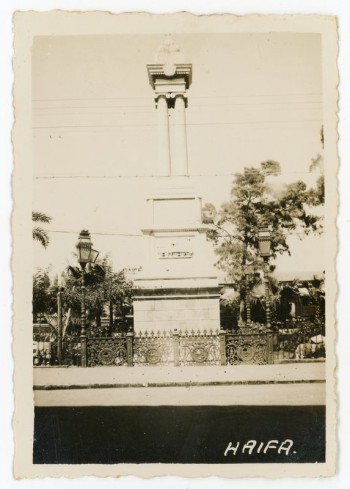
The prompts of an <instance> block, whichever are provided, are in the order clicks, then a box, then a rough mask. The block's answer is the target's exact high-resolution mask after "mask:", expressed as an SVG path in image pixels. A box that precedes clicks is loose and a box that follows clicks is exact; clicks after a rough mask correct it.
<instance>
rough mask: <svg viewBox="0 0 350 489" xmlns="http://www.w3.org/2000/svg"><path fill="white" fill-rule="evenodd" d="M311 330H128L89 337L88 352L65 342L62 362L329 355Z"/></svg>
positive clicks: (210, 361)
mask: <svg viewBox="0 0 350 489" xmlns="http://www.w3.org/2000/svg"><path fill="white" fill-rule="evenodd" d="M310 331H311V330H310ZM310 331H309V330H307V332H306V331H301V330H288V332H286V331H284V330H280V331H279V332H278V333H276V332H272V331H270V330H266V329H265V328H264V327H260V326H259V327H250V328H247V327H245V328H241V329H239V330H238V331H236V332H228V331H225V330H220V331H218V330H217V331H213V330H209V331H200V330H199V331H194V330H192V331H177V330H174V331H156V332H154V331H150V332H149V331H143V332H135V333H134V332H133V331H129V332H128V333H121V334H119V335H118V336H115V337H93V338H87V340H86V351H82V350H83V349H84V342H80V341H79V338H70V339H68V338H67V339H64V341H63V345H62V363H63V364H65V365H81V357H82V354H85V356H86V359H87V366H88V367H96V366H130V367H131V366H152V365H155V366H157V365H158V366H161V365H174V366H187V365H198V366H199V365H241V364H243V365H244V364H245V365H248V364H250V365H264V364H270V363H274V362H276V361H280V360H283V359H288V360H289V359H295V360H298V359H301V358H319V357H322V356H325V351H324V342H323V338H324V337H323V336H322V335H319V336H318V335H317V330H315V329H313V330H312V333H316V334H315V335H314V336H315V338H313V339H314V340H315V341H316V343H310ZM318 339H319V340H320V341H319V342H317V340H318ZM310 345H311V346H310Z"/></svg>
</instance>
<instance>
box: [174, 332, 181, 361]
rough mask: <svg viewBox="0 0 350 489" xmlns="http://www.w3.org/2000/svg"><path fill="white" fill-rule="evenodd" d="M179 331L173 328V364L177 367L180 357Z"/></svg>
mask: <svg viewBox="0 0 350 489" xmlns="http://www.w3.org/2000/svg"><path fill="white" fill-rule="evenodd" d="M179 340H180V338H179V332H178V330H177V329H174V332H173V348H174V365H175V367H178V366H179V365H180V358H179Z"/></svg>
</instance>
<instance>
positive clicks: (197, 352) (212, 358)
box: [176, 330, 221, 365]
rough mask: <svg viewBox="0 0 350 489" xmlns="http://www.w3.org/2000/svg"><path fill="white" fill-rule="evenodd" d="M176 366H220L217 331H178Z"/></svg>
mask: <svg viewBox="0 0 350 489" xmlns="http://www.w3.org/2000/svg"><path fill="white" fill-rule="evenodd" d="M177 336H178V362H176V363H177V364H178V365H220V364H221V357H220V339H219V331H212V330H210V331H205V330H204V331H200V330H198V331H197V332H196V331H194V330H192V331H187V330H186V331H184V332H182V331H179V333H178V335H177Z"/></svg>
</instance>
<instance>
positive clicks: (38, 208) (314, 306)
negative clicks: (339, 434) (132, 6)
mask: <svg viewBox="0 0 350 489" xmlns="http://www.w3.org/2000/svg"><path fill="white" fill-rule="evenodd" d="M46 18H47V23H46V21H45V19H46ZM39 21H40V22H39ZM63 21H66V22H63ZM27 22H29V24H28V23H27ZM63 24H64V25H65V27H64V28H63V27H62V25H63ZM24 25H26V26H28V25H29V26H30V28H29V32H30V33H29V34H28V32H27V31H26V32H24ZM38 25H40V28H38V27H37V26H38ZM92 26H93V28H92ZM21 36H23V38H21ZM26 36H27V37H26ZM28 36H30V38H29V37H28ZM15 38H16V39H17V44H16V43H15V56H16V55H17V56H18V58H17V60H18V61H17V68H18V70H17V72H16V63H15V113H16V114H17V117H16V124H17V126H16V127H15V131H14V137H15V145H17V146H15V147H17V150H16V151H17V158H16V151H15V166H16V169H15V176H14V186H15V187H14V190H15V192H16V194H15V195H16V203H18V209H17V210H16V209H15V215H14V227H15V231H14V232H15V248H16V249H17V252H15V255H14V265H15V272H14V274H15V275H14V282H15V320H14V321H15V325H14V334H15V340H16V343H17V346H15V349H16V348H17V353H18V352H19V351H20V349H21V351H25V355H23V357H21V359H19V356H15V362H16V364H17V367H16V377H17V380H18V385H20V384H21V383H24V382H26V388H25V392H27V393H28V400H27V404H26V409H27V413H26V416H28V419H29V420H30V422H29V425H27V431H26V435H25V436H24V435H23V433H22V432H21V428H20V427H19V428H18V431H17V448H16V450H17V468H18V472H19V473H25V474H26V475H28V476H30V474H32V475H33V474H34V475H39V476H40V475H55V476H60V475H66V474H68V473H72V474H74V470H75V469H77V470H78V472H77V473H78V474H79V475H84V474H93V475H103V474H107V475H109V474H112V473H113V474H123V473H124V474H138V473H140V474H143V473H146V472H147V470H150V471H151V472H150V474H151V475H160V474H164V475H166V474H172V473H180V474H187V475H188V474H190V471H191V470H193V468H194V467H196V470H198V474H199V475H225V476H226V477H235V476H236V475H237V474H239V475H246V476H249V475H251V474H252V473H253V475H254V474H255V475H265V474H267V473H268V472H267V471H268V470H270V471H271V470H272V467H273V470H274V471H273V472H272V475H274V476H278V475H281V474H287V475H304V476H305V475H314V476H320V475H330V474H332V473H333V471H334V464H335V462H334V460H335V454H336V447H335V443H334V439H335V414H334V408H335V407H334V379H333V369H334V362H335V359H334V337H335V320H334V301H335V297H336V282H335V254H336V229H335V224H334V223H335V218H336V209H337V189H336V170H337V164H338V163H337V152H336V144H335V143H336V121H337V119H336V110H337V105H336V102H337V93H336V86H337V70H336V48H335V46H336V27H335V22H334V19H333V18H331V17H323V18H322V17H318V16H315V17H309V18H305V17H303V16H300V17H298V16H294V17H293V18H288V17H269V16H265V17H264V16H260V17H256V16H253V17H246V18H243V17H242V18H240V19H239V20H237V18H235V17H233V16H217V17H215V16H214V17H212V18H211V19H209V18H208V17H207V18H205V17H197V18H196V17H195V16H191V15H189V14H178V15H170V16H162V15H153V16H152V15H147V14H142V15H141V14H129V15H127V14H125V15H124V14H123V15H119V16H106V17H105V16H104V15H103V14H99V13H89V14H87V13H85V14H81V15H78V14H73V13H67V12H66V13H65V12H54V13H49V14H48V13H46V14H39V13H37V14H35V13H33V12H32V13H19V14H17V17H16V18H15ZM29 39H30V42H28V40H29ZM23 41H25V42H24V44H23V45H22V44H21V42H23ZM16 49H17V51H16ZM25 53H26V54H27V55H28V53H29V58H27V57H26V56H25ZM24 59H26V62H25V63H24V64H23V63H22V64H21V60H24ZM325 66H327V70H325ZM23 70H24V71H25V72H24V71H23ZM24 82H25V83H26V84H25V88H22V87H24ZM16 95H17V98H16ZM20 131H23V133H21V134H23V136H22V135H20ZM21 138H22V139H21ZM23 223H25V225H23ZM24 245H25V248H24ZM22 254H24V255H26V266H25V267H24V268H23V267H20V263H21V261H22V260H23V259H24V256H23V257H22ZM17 259H18V262H16V260H17ZM21 277H22V278H23V280H22V279H21ZM16 294H18V296H19V294H26V295H25V297H26V298H27V302H26V306H25V307H24V308H23V310H21V311H18V312H17V310H18V308H20V306H19V302H18V300H16ZM16 306H17V309H16ZM24 329H26V332H25V334H24V335H22V336H21V338H19V336H20V335H21V331H23V330H24ZM16 334H17V335H18V336H17V338H16ZM15 355H16V352H15ZM17 362H18V363H17ZM19 362H21V363H19ZM19 365H20V367H19ZM22 369H23V370H22ZM25 379H26V380H25ZM30 379H32V381H31V380H30ZM29 384H30V385H29ZM30 391H32V397H29V392H30ZM21 396H24V394H23V393H22V394H21ZM23 399H24V397H23ZM31 403H32V405H30V404H31ZM326 408H327V409H326ZM16 410H17V416H19V413H20V412H21V411H22V410H24V406H21V407H18V405H17V406H16ZM17 419H18V417H17ZM28 426H29V428H28ZM21 433H22V434H21ZM22 436H23V437H24V438H25V439H26V441H25V443H24V445H23V446H24V447H26V454H25V455H24V448H23V447H22V448H20V447H19V446H18V444H19V443H20V444H21V440H22V438H21V437H22ZM24 438H23V439H24ZM30 447H31V452H30V453H29V450H30ZM23 457H24V458H25V457H27V458H26V462H25V463H24V462H23ZM91 464H93V467H94V469H92V468H91V467H92V465H91ZM134 464H138V465H137V466H135V465H134ZM154 464H157V465H156V468H155V467H154ZM108 466H109V467H110V468H113V472H108ZM67 467H68V468H67ZM89 467H90V468H89ZM96 467H97V468H96ZM106 467H107V468H106ZM135 467H137V468H135ZM182 469H183V471H181V470H182ZM185 469H186V470H185ZM69 471H71V472H69ZM72 471H73V472H72ZM143 471H145V472H143ZM176 471H179V472H176ZM186 471H187V472H186ZM193 474H195V472H193Z"/></svg>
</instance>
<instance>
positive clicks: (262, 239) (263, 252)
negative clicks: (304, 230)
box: [259, 226, 271, 329]
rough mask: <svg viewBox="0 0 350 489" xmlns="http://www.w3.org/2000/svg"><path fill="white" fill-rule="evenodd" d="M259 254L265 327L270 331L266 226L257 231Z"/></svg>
mask: <svg viewBox="0 0 350 489" xmlns="http://www.w3.org/2000/svg"><path fill="white" fill-rule="evenodd" d="M259 252H260V256H261V257H262V258H263V260H264V269H263V270H264V284H265V301H266V326H267V329H271V306H270V288H269V258H270V255H271V233H270V231H269V229H268V228H267V227H266V226H263V227H261V228H260V230H259Z"/></svg>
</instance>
